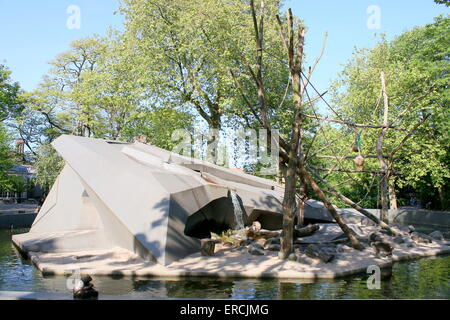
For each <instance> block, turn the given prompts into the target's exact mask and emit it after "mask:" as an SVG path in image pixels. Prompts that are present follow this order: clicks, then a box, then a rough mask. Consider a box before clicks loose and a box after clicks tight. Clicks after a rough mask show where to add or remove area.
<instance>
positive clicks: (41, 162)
mask: <svg viewBox="0 0 450 320" xmlns="http://www.w3.org/2000/svg"><path fill="white" fill-rule="evenodd" d="M63 167H64V160H63V159H62V158H61V157H60V156H59V155H58V153H57V152H56V150H55V149H54V148H53V147H52V145H51V144H49V143H45V144H42V145H41V146H40V147H39V148H38V151H37V159H36V162H35V163H34V168H35V170H36V177H35V182H36V184H38V185H39V186H41V187H42V188H43V190H44V191H45V192H48V191H49V190H50V188H51V187H52V186H53V183H54V182H55V180H56V178H57V177H58V175H59V173H60V172H61V170H62V169H63Z"/></svg>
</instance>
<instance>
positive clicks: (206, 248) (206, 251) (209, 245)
mask: <svg viewBox="0 0 450 320" xmlns="http://www.w3.org/2000/svg"><path fill="white" fill-rule="evenodd" d="M215 247H216V243H215V241H214V240H212V239H201V240H200V252H201V254H202V256H213V255H214V249H215Z"/></svg>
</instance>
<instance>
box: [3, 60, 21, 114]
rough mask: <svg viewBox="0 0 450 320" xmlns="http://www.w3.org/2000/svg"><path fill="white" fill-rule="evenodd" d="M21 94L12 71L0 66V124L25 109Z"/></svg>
mask: <svg viewBox="0 0 450 320" xmlns="http://www.w3.org/2000/svg"><path fill="white" fill-rule="evenodd" d="M20 93H21V89H20V86H19V84H18V83H17V82H12V80H11V71H9V70H8V68H7V67H6V66H4V65H2V64H0V122H4V121H5V120H8V119H11V118H13V117H15V116H17V115H18V114H20V112H21V111H22V109H23V104H22V101H21V99H20Z"/></svg>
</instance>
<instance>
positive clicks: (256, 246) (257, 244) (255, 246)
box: [250, 242, 264, 250]
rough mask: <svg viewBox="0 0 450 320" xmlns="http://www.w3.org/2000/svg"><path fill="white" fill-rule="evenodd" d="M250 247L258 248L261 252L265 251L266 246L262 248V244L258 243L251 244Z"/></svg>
mask: <svg viewBox="0 0 450 320" xmlns="http://www.w3.org/2000/svg"><path fill="white" fill-rule="evenodd" d="M250 246H252V247H254V248H257V249H259V250H264V246H262V245H261V244H260V243H258V242H253V243H251V244H250Z"/></svg>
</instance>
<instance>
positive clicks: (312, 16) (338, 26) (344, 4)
mask: <svg viewBox="0 0 450 320" xmlns="http://www.w3.org/2000/svg"><path fill="white" fill-rule="evenodd" d="M168 1H171V0H168ZM70 5H76V6H78V7H79V8H80V13H81V16H80V21H81V26H80V29H69V28H67V26H66V22H67V20H68V18H69V16H70V14H68V13H67V12H66V11H67V9H68V7H69V6H70ZM371 5H375V6H377V8H379V10H380V13H381V15H380V20H379V22H380V29H369V28H368V27H367V20H368V19H369V18H371V15H370V14H367V12H366V11H367V8H368V7H369V6H371ZM286 6H287V7H291V8H292V9H293V11H294V14H295V15H297V16H299V17H300V18H301V19H303V20H304V21H305V23H306V25H307V26H308V28H309V30H308V33H307V38H306V43H307V48H306V52H307V55H308V57H309V58H310V59H311V58H314V57H315V56H316V55H317V54H318V53H319V52H320V48H321V45H322V39H323V34H324V32H325V31H328V42H327V49H326V51H325V54H324V56H323V58H322V60H321V63H320V64H319V66H318V67H317V69H316V72H315V78H314V79H313V80H314V83H315V84H316V86H317V87H318V89H319V90H321V91H323V90H326V88H327V87H328V85H329V81H330V80H332V79H334V78H336V76H337V73H338V72H339V71H340V70H341V69H342V64H344V63H345V62H346V61H347V60H348V59H350V58H351V54H352V51H353V50H354V48H355V47H359V48H360V47H371V46H373V45H374V44H375V43H376V41H377V39H376V37H375V36H374V35H375V34H376V33H378V34H380V33H385V34H386V35H387V37H388V39H392V38H393V37H394V36H395V35H398V34H400V33H401V32H402V31H404V30H407V29H411V28H412V27H413V26H416V25H423V24H426V23H429V22H432V21H433V17H435V16H437V15H439V14H443V13H444V14H448V13H449V12H450V10H449V9H448V8H447V7H445V6H444V5H437V4H435V3H434V2H433V1H432V0H395V1H392V0H390V1H389V0H341V1H336V0H334V1H332V0H316V1H311V0H304V1H303V0H288V1H287V2H286ZM118 7H119V1H118V0H39V1H37V0H36V1H34V0H0V63H6V65H7V66H8V67H9V68H10V69H11V70H12V72H13V74H12V77H13V79H14V80H15V81H19V83H20V84H21V86H22V87H23V88H24V89H25V90H33V89H35V88H36V86H37V84H38V83H39V81H40V80H41V77H42V76H43V75H44V74H45V73H46V72H47V71H48V69H49V66H48V62H49V61H50V60H52V59H53V58H54V57H55V56H56V55H57V54H58V53H60V52H63V51H65V50H67V49H68V46H69V43H70V42H71V41H73V40H75V39H78V38H82V37H86V36H89V35H92V34H93V33H98V34H105V32H106V30H107V28H108V26H113V27H117V28H120V26H121V20H122V18H121V17H120V16H119V15H114V11H116V10H117V9H118ZM371 21H373V20H371Z"/></svg>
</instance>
